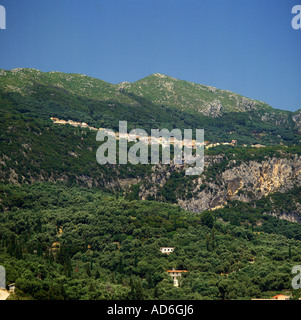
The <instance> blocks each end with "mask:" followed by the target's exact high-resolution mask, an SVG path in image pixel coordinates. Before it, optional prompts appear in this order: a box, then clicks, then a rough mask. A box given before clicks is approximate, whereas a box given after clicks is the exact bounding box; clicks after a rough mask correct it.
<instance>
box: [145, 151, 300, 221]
mask: <svg viewBox="0 0 301 320" xmlns="http://www.w3.org/2000/svg"><path fill="white" fill-rule="evenodd" d="M222 160H223V159H222V157H221V156H216V157H207V158H206V159H205V163H206V166H209V168H208V170H210V166H212V165H213V164H214V163H218V162H221V161H222ZM228 167H229V168H228V169H226V170H224V171H223V172H222V173H221V174H220V175H217V176H216V178H215V179H208V177H206V175H205V174H203V175H201V176H199V177H198V178H196V179H195V180H194V181H193V183H192V188H193V190H192V191H191V192H192V194H193V197H192V198H189V199H185V197H183V198H180V197H178V198H177V203H178V204H179V205H180V206H181V207H182V208H184V209H186V210H190V211H193V212H197V213H199V212H202V211H204V210H208V209H210V210H215V209H218V208H222V207H224V206H225V205H226V204H227V203H228V202H229V201H231V200H238V201H243V202H249V201H251V200H258V199H260V198H262V197H264V196H267V195H269V194H272V193H274V192H287V191H288V190H291V189H292V188H293V187H296V186H297V187H298V186H301V157H300V156H298V155H293V156H292V157H291V158H290V159H288V158H269V159H266V160H265V161H262V162H259V161H249V162H244V163H242V164H240V165H236V164H235V161H232V162H230V163H229V164H228ZM179 170H180V169H179V168H178V167H176V166H171V167H170V168H169V170H166V168H165V167H163V166H156V167H154V168H153V173H152V174H151V176H150V177H148V178H147V179H146V180H145V181H142V182H141V186H140V197H141V198H142V199H147V198H148V196H152V197H155V198H156V199H157V200H160V190H161V188H162V187H164V185H165V184H166V183H168V180H169V177H170V176H171V173H172V172H173V171H179ZM190 187H191V186H190ZM185 188H188V186H187V185H184V184H183V185H182V186H181V189H185ZM299 209H300V208H299ZM271 214H273V215H277V216H279V217H280V218H282V219H287V220H291V221H295V222H301V209H300V210H296V212H294V213H288V212H271ZM299 214H300V216H299Z"/></svg>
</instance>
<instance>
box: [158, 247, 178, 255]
mask: <svg viewBox="0 0 301 320" xmlns="http://www.w3.org/2000/svg"><path fill="white" fill-rule="evenodd" d="M174 250H175V248H174V247H161V248H160V251H161V252H162V253H166V254H170V253H172V252H173V251H174Z"/></svg>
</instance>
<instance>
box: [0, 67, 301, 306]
mask: <svg viewBox="0 0 301 320" xmlns="http://www.w3.org/2000/svg"><path fill="white" fill-rule="evenodd" d="M51 117H57V118H60V119H66V120H73V121H79V122H81V123H82V122H85V123H87V124H88V125H89V126H93V127H95V128H109V129H113V130H118V124H119V121H120V120H123V121H125V120H126V121H128V130H131V129H133V128H142V129H144V130H146V131H147V132H148V133H150V129H155V128H160V129H162V128H167V129H169V130H171V129H173V128H179V129H181V130H183V129H188V128H189V129H205V140H207V141H208V145H210V144H211V147H210V148H209V147H208V148H207V149H205V168H204V172H203V173H202V174H201V175H199V176H186V175H185V171H184V166H180V165H174V164H173V162H172V163H171V164H170V165H161V164H157V165H151V164H150V163H149V164H146V165H142V164H138V165H132V164H130V163H129V164H127V165H120V164H116V165H100V164H99V163H98V162H97V161H96V150H97V148H98V147H99V146H100V142H98V141H96V131H92V130H89V128H83V127H80V126H78V127H74V126H71V125H70V124H66V125H59V124H55V123H53V121H51V119H50V118H51ZM300 119H301V118H300V111H298V112H295V113H293V112H287V111H281V110H275V109H273V108H272V107H270V106H268V105H267V104H265V103H264V102H261V101H256V100H252V99H249V98H245V97H242V96H240V95H238V94H235V93H231V92H229V91H225V90H220V89H216V88H212V87H208V86H205V85H199V84H193V83H190V82H186V81H182V80H177V79H174V78H171V77H168V76H164V75H161V74H154V75H151V76H149V77H146V78H144V79H141V80H139V81H137V82H135V83H128V82H126V83H121V84H109V83H106V82H104V81H102V80H98V79H93V78H90V77H87V76H84V75H78V74H63V73H60V72H49V73H43V72H40V71H38V70H34V69H14V70H10V71H7V70H0V265H3V266H4V267H5V268H6V271H7V281H6V282H7V285H8V284H10V283H16V293H15V294H13V295H11V296H10V299H36V300H40V299H162V300H165V299H181V300H182V299H252V298H264V297H267V298H269V297H271V296H273V295H275V294H277V293H280V292H282V293H284V292H288V293H292V294H293V296H294V297H296V296H297V294H298V293H297V292H295V291H294V290H293V291H292V288H291V278H292V276H291V270H292V267H293V266H294V265H297V264H300V261H301V245H300V244H301V242H300V241H301V196H300V192H301V190H300V188H301V147H300ZM232 140H237V143H232V144H224V145H222V144H221V145H215V146H214V145H213V143H229V142H231V141H232ZM117 151H118V147H117ZM171 151H172V152H173V148H171ZM117 153H118V152H117ZM117 163H118V161H117ZM160 247H174V248H175V250H174V252H172V253H171V254H169V255H166V254H163V253H161V252H160ZM173 268H174V269H178V270H187V272H185V274H184V273H183V275H182V277H181V279H180V280H179V283H180V285H179V287H175V286H174V283H173V281H172V278H171V276H170V275H169V274H168V273H167V270H172V269H173Z"/></svg>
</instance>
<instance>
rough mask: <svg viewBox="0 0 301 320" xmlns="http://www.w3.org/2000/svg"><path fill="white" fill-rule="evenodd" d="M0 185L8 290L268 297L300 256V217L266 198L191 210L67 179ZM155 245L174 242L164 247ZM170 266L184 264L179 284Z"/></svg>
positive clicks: (45, 295)
mask: <svg viewBox="0 0 301 320" xmlns="http://www.w3.org/2000/svg"><path fill="white" fill-rule="evenodd" d="M0 191H1V214H0V225H1V229H0V239H1V240H0V241H1V242H0V243H1V246H0V261H1V264H2V265H3V266H4V267H5V268H6V271H7V284H9V283H12V282H15V283H16V287H17V289H16V293H15V294H14V295H11V296H10V298H11V299H250V298H256V297H257V298H259V297H261V298H262V297H268V298H269V297H271V296H272V295H274V294H276V293H279V292H283V291H285V290H288V291H291V279H292V277H291V269H292V267H293V266H294V265H296V264H299V263H300V261H301V225H299V224H295V223H290V222H288V221H284V220H278V219H276V218H273V217H271V216H267V215H262V213H261V209H260V208H263V207H264V206H265V204H262V206H261V207H259V209H255V208H254V207H253V209H252V210H251V209H250V208H251V207H252V206H251V205H249V204H244V205H242V204H240V203H237V204H233V205H231V206H228V207H226V208H224V209H221V210H216V211H213V212H210V211H205V212H203V213H201V214H194V213H190V212H187V211H184V210H181V209H180V208H179V207H177V206H175V205H171V204H163V203H158V202H154V201H137V200H133V201H130V200H126V199H124V198H123V197H119V196H118V195H113V194H109V193H104V192H102V191H99V190H97V189H84V188H80V187H78V186H67V185H65V184H49V183H39V184H33V185H22V186H11V185H3V184H2V185H1V187H0ZM294 194H295V195H296V194H297V195H298V194H299V195H300V189H299V190H294V191H292V192H291V193H290V194H282V196H281V199H279V197H278V201H280V202H282V205H283V207H285V205H288V203H289V202H290V201H289V199H290V197H292V196H294ZM275 199H277V196H274V200H275ZM262 201H263V202H266V203H267V204H268V202H269V200H268V199H263V200H262ZM244 206H245V207H244ZM161 246H173V247H175V251H174V252H173V253H171V254H169V255H166V254H162V253H161V252H160V251H159V248H160V247H161ZM172 268H175V269H186V270H188V272H187V273H186V274H185V275H184V276H182V277H181V281H180V287H179V288H177V287H174V286H173V282H172V279H171V277H170V276H169V275H168V274H167V272H166V271H167V270H168V269H172ZM294 294H295V293H294Z"/></svg>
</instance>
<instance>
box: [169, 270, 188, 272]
mask: <svg viewBox="0 0 301 320" xmlns="http://www.w3.org/2000/svg"><path fill="white" fill-rule="evenodd" d="M167 272H188V271H187V270H167Z"/></svg>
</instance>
